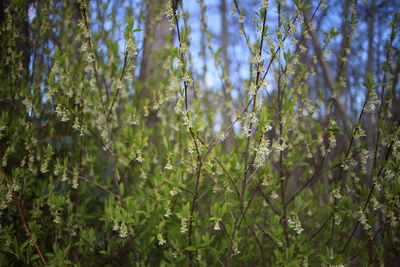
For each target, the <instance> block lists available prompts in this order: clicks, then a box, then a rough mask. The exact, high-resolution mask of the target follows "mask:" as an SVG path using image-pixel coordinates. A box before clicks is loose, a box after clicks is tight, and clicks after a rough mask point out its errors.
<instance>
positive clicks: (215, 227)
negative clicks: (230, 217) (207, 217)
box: [213, 219, 222, 231]
mask: <svg viewBox="0 0 400 267" xmlns="http://www.w3.org/2000/svg"><path fill="white" fill-rule="evenodd" d="M221 221H222V220H221V219H217V220H216V221H215V225H214V228H213V229H214V230H215V231H218V230H221V227H220V226H219V223H220V222H221Z"/></svg>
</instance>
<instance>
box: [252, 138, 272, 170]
mask: <svg viewBox="0 0 400 267" xmlns="http://www.w3.org/2000/svg"><path fill="white" fill-rule="evenodd" d="M255 150H256V152H257V154H256V158H255V159H254V167H256V168H260V167H261V166H262V165H264V162H265V161H266V159H267V157H268V156H269V154H270V153H271V149H270V142H269V140H265V139H263V140H262V141H261V144H260V145H259V146H258V148H256V149H255Z"/></svg>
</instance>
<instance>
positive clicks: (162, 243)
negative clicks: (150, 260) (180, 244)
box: [157, 233, 167, 246]
mask: <svg viewBox="0 0 400 267" xmlns="http://www.w3.org/2000/svg"><path fill="white" fill-rule="evenodd" d="M157 239H158V244H159V245H160V246H162V245H164V244H165V243H167V240H165V239H164V237H163V235H162V234H161V233H158V234H157Z"/></svg>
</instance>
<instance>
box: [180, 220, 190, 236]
mask: <svg viewBox="0 0 400 267" xmlns="http://www.w3.org/2000/svg"><path fill="white" fill-rule="evenodd" d="M187 221H188V220H187V219H186V218H181V231H180V232H181V233H182V234H184V233H186V232H187V230H188V228H187Z"/></svg>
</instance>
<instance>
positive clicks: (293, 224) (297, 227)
mask: <svg viewBox="0 0 400 267" xmlns="http://www.w3.org/2000/svg"><path fill="white" fill-rule="evenodd" d="M287 221H288V225H289V227H290V228H291V229H293V230H294V231H296V233H297V234H301V232H303V230H304V229H303V227H301V223H300V220H299V217H298V216H297V215H293V216H292V217H291V218H289V219H288V220H287Z"/></svg>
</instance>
